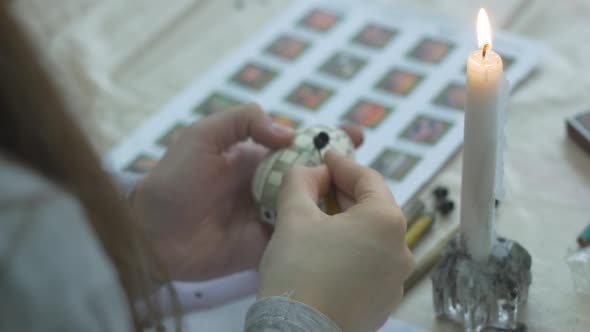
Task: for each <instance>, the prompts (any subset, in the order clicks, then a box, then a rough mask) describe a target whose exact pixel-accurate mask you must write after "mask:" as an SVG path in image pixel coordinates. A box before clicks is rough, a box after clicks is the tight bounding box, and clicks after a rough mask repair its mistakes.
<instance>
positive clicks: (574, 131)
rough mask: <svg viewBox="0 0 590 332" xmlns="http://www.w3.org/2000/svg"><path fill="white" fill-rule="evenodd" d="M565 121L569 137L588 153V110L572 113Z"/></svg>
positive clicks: (589, 112)
mask: <svg viewBox="0 0 590 332" xmlns="http://www.w3.org/2000/svg"><path fill="white" fill-rule="evenodd" d="M565 123H566V128H567V133H568V135H569V137H570V138H571V139H572V140H574V141H575V142H576V143H578V144H579V145H580V146H581V147H582V148H583V149H584V150H586V152H588V153H590V111H586V112H582V113H578V114H574V115H572V116H570V117H569V118H567V119H566V121H565Z"/></svg>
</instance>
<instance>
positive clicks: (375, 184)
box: [325, 150, 395, 205]
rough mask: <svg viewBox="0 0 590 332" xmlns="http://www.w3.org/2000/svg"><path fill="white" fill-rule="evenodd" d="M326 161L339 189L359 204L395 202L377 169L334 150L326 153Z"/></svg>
mask: <svg viewBox="0 0 590 332" xmlns="http://www.w3.org/2000/svg"><path fill="white" fill-rule="evenodd" d="M325 161H326V165H327V166H328V168H329V170H330V174H331V175H332V180H333V182H334V184H335V185H336V187H337V188H338V190H339V191H341V192H343V193H344V194H345V195H346V196H348V197H350V198H351V199H352V200H353V201H354V202H355V203H356V204H357V205H360V204H366V203H374V202H379V203H383V202H387V203H388V204H392V203H393V204H395V199H394V198H393V195H392V193H391V191H390V190H389V187H388V186H387V184H386V183H385V181H384V180H383V177H382V176H381V174H379V173H378V172H377V171H375V170H373V169H371V168H369V167H364V166H361V165H359V164H358V163H357V162H355V161H354V160H352V159H350V158H348V157H346V156H344V155H342V154H340V153H338V152H335V151H332V150H331V151H328V152H327V153H326V156H325Z"/></svg>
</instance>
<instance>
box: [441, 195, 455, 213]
mask: <svg viewBox="0 0 590 332" xmlns="http://www.w3.org/2000/svg"><path fill="white" fill-rule="evenodd" d="M436 209H437V210H438V212H440V213H441V214H442V215H443V216H447V215H448V214H449V213H451V212H453V210H454V209H455V202H453V201H451V200H447V199H445V200H442V201H439V202H437V204H436Z"/></svg>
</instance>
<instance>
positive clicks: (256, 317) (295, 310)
mask: <svg viewBox="0 0 590 332" xmlns="http://www.w3.org/2000/svg"><path fill="white" fill-rule="evenodd" d="M244 331H245V332H274V331H282V332H307V331H323V332H341V330H340V328H339V327H338V326H337V325H336V324H335V323H334V322H332V321H331V320H330V318H328V317H326V316H325V315H324V314H322V313H321V312H319V311H318V310H316V309H314V308H312V307H310V306H308V305H305V304H304V303H301V302H297V301H293V300H291V299H289V298H288V297H284V296H273V297H267V298H264V299H261V300H258V301H256V303H254V304H253V305H252V306H251V307H250V309H249V310H248V313H247V315H246V324H245V327H244Z"/></svg>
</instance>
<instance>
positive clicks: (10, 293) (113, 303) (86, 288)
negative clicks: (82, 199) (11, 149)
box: [0, 155, 128, 331]
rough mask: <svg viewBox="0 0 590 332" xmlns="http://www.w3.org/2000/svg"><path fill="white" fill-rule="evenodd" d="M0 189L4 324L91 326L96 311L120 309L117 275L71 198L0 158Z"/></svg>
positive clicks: (0, 275) (0, 304)
mask: <svg viewBox="0 0 590 332" xmlns="http://www.w3.org/2000/svg"><path fill="white" fill-rule="evenodd" d="M0 188H2V189H1V190H0V220H1V221H2V222H0V293H1V294H3V296H2V299H0V312H2V313H6V314H7V315H6V316H5V315H4V314H2V315H0V316H4V317H3V318H2V320H3V321H4V320H5V319H8V320H10V321H11V322H9V325H11V324H10V323H12V326H13V327H15V328H18V329H19V330H23V331H26V330H36V329H37V328H40V329H44V330H52V329H51V328H48V329H47V325H45V327H44V326H43V324H49V325H51V324H53V323H59V321H62V322H64V319H65V320H69V319H71V322H75V321H77V320H78V319H81V320H82V321H79V323H80V324H82V325H89V326H91V325H93V324H92V323H93V322H92V321H90V320H96V319H97V315H96V312H95V311H96V310H97V308H99V307H100V309H99V310H101V311H104V312H103V314H104V313H106V312H108V311H110V310H120V311H121V312H123V313H125V312H126V310H127V308H126V307H125V306H126V304H125V300H124V298H123V295H122V294H123V292H122V289H121V287H120V284H119V283H118V279H117V277H116V273H115V271H114V269H113V267H112V265H111V264H110V261H109V260H108V258H107V256H106V255H105V253H104V251H103V249H102V246H101V245H100V243H99V241H98V239H97V238H96V236H95V235H94V232H93V230H92V228H91V226H90V224H89V223H88V222H87V220H86V216H85V213H84V211H83V209H82V208H81V207H80V206H79V204H78V202H77V200H76V199H75V198H74V197H72V196H71V195H69V194H68V193H66V192H65V191H63V190H61V189H60V188H58V187H57V186H55V185H54V184H52V183H51V182H49V181H48V180H46V179H44V178H43V177H41V176H39V175H37V174H35V173H34V172H32V171H31V170H29V169H27V168H26V167H24V166H21V165H20V164H18V163H15V162H13V161H10V160H7V159H5V158H2V156H1V155H0ZM105 307H106V308H105ZM8 313H10V315H8ZM66 315H67V317H66ZM98 315H99V316H102V314H100V313H99V314H98ZM102 318H103V319H105V318H106V317H102ZM106 322H108V319H106V321H105V323H106ZM94 323H96V322H94ZM122 323H123V324H124V325H126V324H128V322H122ZM23 324H25V325H23ZM105 327H106V326H105Z"/></svg>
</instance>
